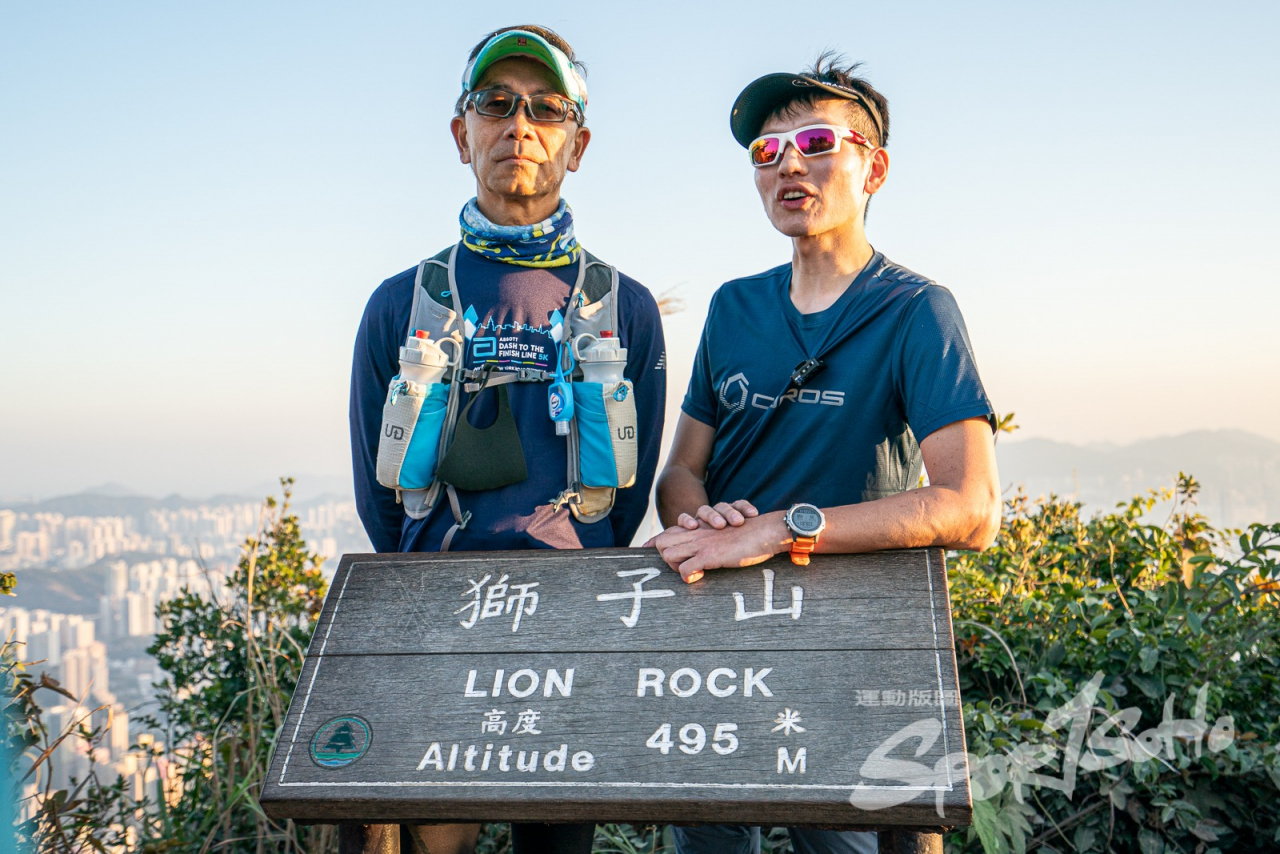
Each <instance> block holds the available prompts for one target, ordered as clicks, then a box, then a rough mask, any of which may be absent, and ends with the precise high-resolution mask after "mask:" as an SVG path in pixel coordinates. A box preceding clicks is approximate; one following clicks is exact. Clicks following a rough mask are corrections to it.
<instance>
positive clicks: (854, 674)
mask: <svg viewBox="0 0 1280 854" xmlns="http://www.w3.org/2000/svg"><path fill="white" fill-rule="evenodd" d="M964 750H965V743H964V731H963V725H962V722H961V718H960V712H959V696H958V689H957V680H956V666H955V654H954V651H953V646H952V635H951V616H950V608H949V604H948V601H947V580H946V572H945V565H944V555H943V553H942V552H941V551H940V550H914V551H900V552H884V553H880V554H875V555H862V556H853V555H850V556H842V555H815V556H814V558H813V562H812V564H811V565H810V566H808V567H805V568H801V567H795V566H793V565H792V564H791V562H790V560H789V559H788V558H786V557H785V556H783V557H779V558H776V559H774V560H771V561H769V562H768V563H765V564H761V565H759V566H755V567H749V568H745V569H735V570H715V571H712V572H708V573H707V575H706V577H705V578H704V579H703V580H702V581H700V582H699V583H697V584H693V585H686V584H684V583H682V582H681V581H680V577H679V576H678V575H677V574H676V573H674V572H672V571H671V570H669V569H667V568H666V567H665V566H664V565H663V564H662V562H661V561H660V560H659V559H658V557H657V554H656V553H655V552H653V551H651V550H640V549H599V550H587V551H528V552H488V553H476V552H471V553H458V554H445V555H426V554H411V555H348V556H346V557H344V558H343V560H342V562H341V565H340V566H339V568H338V571H337V574H336V575H335V576H334V579H333V586H332V588H331V589H330V591H329V595H328V598H327V599H326V600H325V605H324V611H323V613H322V614H321V616H320V621H319V624H318V626H317V629H316V633H315V636H314V638H313V639H312V641H311V647H310V649H309V650H308V653H307V659H306V663H305V666H304V668H303V671H302V676H301V679H300V681H299V683H298V687H297V691H296V692H295V694H294V697H293V703H292V705H291V706H290V709H289V715H288V718H287V720H286V725H285V727H284V729H283V731H282V733H281V735H280V737H279V740H278V742H277V744H276V747H275V753H274V755H273V757H272V761H271V767H270V772H269V775H268V779H267V782H266V784H265V786H264V788H263V791H262V797H261V801H262V806H263V808H264V809H265V811H266V812H267V814H268V815H270V816H273V817H275V818H291V819H295V820H297V821H301V822H313V823H314V822H323V823H337V822H344V821H359V822H365V823H397V822H399V823H413V822H415V821H421V822H434V821H446V820H461V821H478V820H491V821H511V820H515V821H583V820H586V821H596V822H605V821H629V822H637V823H638V822H646V823H648V822H659V823H682V824H699V823H746V824H763V825H810V826H824V827H834V826H840V827H868V828H872V827H893V826H898V827H902V826H915V827H935V828H936V827H939V826H954V825H963V824H968V823H969V822H970V817H971V802H970V797H969V782H968V775H967V768H966V765H965V761H964Z"/></svg>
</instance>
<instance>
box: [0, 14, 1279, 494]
mask: <svg viewBox="0 0 1280 854" xmlns="http://www.w3.org/2000/svg"><path fill="white" fill-rule="evenodd" d="M530 14H531V13H530V12H529V10H528V9H527V7H526V5H523V4H515V3H509V2H498V3H493V4H489V5H487V6H486V7H485V9H484V13H483V15H478V14H477V13H476V11H475V10H474V9H472V8H468V7H439V6H428V5H424V4H412V3H408V2H403V1H402V0H396V1H395V2H386V3H382V4H377V5H376V6H374V7H369V8H366V7H362V8H360V9H358V10H357V9H354V8H351V7H344V6H341V5H338V4H316V5H313V6H308V7H306V8H305V9H303V8H302V7H287V6H268V7H263V6H261V5H260V4H252V3H247V2H230V3H225V4H217V5H215V6H209V5H205V6H173V5H170V4H162V3H156V2H136V1H135V0H126V2H122V3H116V4H109V5H101V4H89V3H83V2H82V3H70V4H57V5H52V6H51V5H49V4H8V5H7V6H5V7H4V8H3V9H2V10H0V73H2V74H3V75H4V77H5V79H7V80H9V81H11V85H10V86H8V87H5V88H3V89H0V111H2V112H3V114H4V115H5V117H6V132H5V134H4V135H3V136H0V158H2V159H3V161H4V162H5V163H7V164H11V166H12V167H13V168H9V169H5V170H0V364H3V365H5V368H4V370H3V371H0V400H3V401H4V403H3V407H4V408H3V414H4V417H3V418H0V497H5V498H14V497H20V496H24V495H30V496H37V497H49V496H53V495H58V494H67V493H74V492H78V491H80V490H82V489H84V488H87V487H90V486H95V485H99V484H103V483H107V482H111V481H114V482H118V483H120V484H124V485H125V486H127V487H128V488H130V489H133V490H136V491H138V492H141V493H144V494H148V495H167V494H170V493H174V492H177V493H181V494H184V495H192V496H208V495H212V494H216V493H219V492H232V491H236V492H238V491H241V490H243V489H245V488H246V486H247V485H252V484H263V483H266V484H270V483H272V482H273V478H275V477H277V476H279V475H283V474H293V475H296V476H299V477H300V478H305V477H307V476H310V477H315V478H317V479H329V478H334V479H345V478H347V477H349V450H348V445H347V422H346V417H347V416H346V409H347V382H348V371H349V364H350V353H351V345H352V339H353V337H354V332H355V328H356V324H357V322H358V320H359V317H360V313H361V311H362V310H363V307H364V303H365V301H366V299H367V298H368V295H369V294H370V293H371V292H372V290H373V289H374V288H375V287H376V286H377V284H378V283H379V282H380V281H381V280H383V279H384V278H386V277H388V276H390V275H393V274H395V273H397V272H399V271H401V270H403V269H405V268H407V267H409V266H410V265H412V264H414V263H415V262H416V261H417V260H418V259H420V258H422V257H424V256H426V255H429V254H432V253H434V252H435V251H437V250H438V249H439V248H441V247H443V246H445V245H447V244H448V243H450V242H451V241H453V240H455V239H456V236H457V214H458V210H459V209H460V207H461V206H462V204H463V202H465V201H466V200H467V199H468V198H469V197H470V196H471V195H472V193H473V182H472V179H471V176H470V173H469V172H468V171H467V170H466V168H465V167H463V166H461V165H460V164H459V163H458V162H457V156H456V154H455V152H454V151H453V148H452V145H453V144H452V141H451V139H450V137H449V134H448V131H447V123H448V118H449V115H450V113H451V110H452V104H453V101H454V99H455V98H456V96H457V90H458V78H459V75H460V72H461V68H462V65H463V63H464V59H465V54H466V52H467V50H468V49H469V48H470V47H471V45H472V44H473V43H474V42H475V41H476V40H477V39H478V38H479V37H480V36H482V35H483V34H484V33H485V32H486V31H487V30H489V29H492V28H494V27H497V26H500V25H504V24H509V23H519V22H522V21H524V20H525V19H526V18H527V17H528V16H529V15H530ZM789 14H790V13H789ZM778 15H779V8H778V7H777V6H776V4H766V3H754V4H753V3H749V2H746V3H741V4H737V5H735V6H733V7H724V6H716V7H714V8H707V7H700V6H691V5H689V4H675V3H661V2H660V3H654V4H647V5H646V6H645V7H644V8H643V9H642V10H614V9H609V8H607V7H598V6H595V5H592V4H586V3H573V2H569V3H564V4H559V5H557V6H556V7H555V8H554V9H550V10H548V12H547V14H546V15H544V16H539V20H540V21H541V22H543V23H546V24H548V25H549V26H552V27H554V28H556V29H557V30H559V31H560V32H562V33H563V35H565V36H566V37H567V38H568V39H569V41H570V42H571V43H572V44H573V45H574V46H575V48H576V49H577V50H578V52H579V53H580V54H581V56H582V57H583V58H584V59H585V60H586V62H587V64H588V66H589V77H588V80H589V83H590V88H591V103H590V106H589V109H588V116H589V123H590V126H591V127H592V130H593V132H594V138H593V142H592V144H591V148H590V150H589V152H588V153H587V157H586V159H585V161H584V165H583V169H582V171H581V172H580V173H578V174H576V175H573V176H571V177H570V179H569V181H568V182H567V184H566V187H565V197H566V198H567V199H568V200H569V202H570V203H571V204H572V205H573V208H574V212H575V216H576V220H577V230H578V235H579V237H580V238H581V239H582V241H583V243H584V245H586V246H587V247H588V248H590V249H591V251H592V252H594V253H595V254H597V255H599V256H601V257H603V258H605V259H607V260H610V261H612V262H613V263H616V264H618V265H619V266H620V267H621V268H622V269H623V270H625V271H626V272H628V273H629V274H631V275H633V276H634V277H635V278H637V279H638V280H639V281H641V282H643V283H645V284H646V285H648V286H649V287H650V288H651V289H652V290H653V291H654V292H655V293H663V292H667V291H669V290H672V289H674V290H675V293H676V294H677V295H678V296H680V297H681V298H683V300H684V301H685V309H684V311H683V312H681V313H679V314H676V315H672V316H669V317H668V318H667V319H666V331H667V340H668V347H669V356H668V366H669V391H668V395H669V402H670V405H669V407H668V430H670V428H671V427H672V426H673V425H674V422H675V418H676V416H677V414H678V407H679V402H680V400H681V399H682V397H683V395H684V389H685V384H686V382H687V379H688V376H689V370H690V365H691V362H692V354H693V349H694V346H695V345H696V341H697V337H698V333H699V330H700V328H701V323H702V318H703V316H704V313H705V309H706V305H707V303H708V301H709V299H710V296H711V294H712V292H713V291H714V289H715V288H716V287H717V286H718V285H719V284H720V283H721V282H723V281H725V280H727V279H730V278H733V277H736V276H741V275H745V274H749V273H753V272H757V271H759V270H762V269H766V268H769V267H773V266H776V265H777V264H780V263H783V262H785V261H786V260H788V257H789V247H788V244H787V242H786V241H785V240H784V239H782V238H781V237H780V236H778V235H777V234H776V233H774V232H773V231H772V229H771V228H770V226H769V224H768V222H767V220H766V219H765V217H764V215H763V213H762V212H761V210H760V205H759V200H758V199H757V198H756V195H755V190H754V188H753V186H752V179H751V170H750V166H749V165H748V164H747V163H746V159H745V156H744V154H743V152H742V149H741V148H739V147H738V146H737V145H736V144H735V143H734V142H733V140H732V138H731V137H730V135H729V132H728V121H727V119H728V111H729V105H730V104H731V102H732V100H733V98H734V96H735V95H736V94H737V92H738V91H739V90H740V89H741V88H742V86H743V85H744V84H745V83H746V82H748V81H750V80H751V79H753V78H754V77H756V76H758V75H760V74H763V73H766V72H770V71H775V70H782V69H798V68H800V67H801V66H803V65H805V64H806V63H808V62H810V61H811V60H812V59H813V58H814V56H815V55H817V54H818V53H819V52H820V51H822V50H823V49H826V48H835V49H838V50H842V51H844V52H845V53H846V54H847V55H848V56H849V57H851V58H856V59H863V60H865V61H866V63H867V65H866V67H865V72H866V74H867V75H868V76H869V77H870V78H871V80H872V81H873V82H875V83H876V85H877V86H878V87H879V88H881V89H882V90H884V91H885V93H886V94H887V95H888V97H889V101H890V104H891V108H892V126H893V134H892V139H891V141H890V146H889V149H888V150H889V152H890V155H891V169H890V176H889V182H888V184H887V186H886V188H885V190H884V192H883V193H882V194H881V195H880V196H878V197H877V199H876V202H875V205H874V206H873V209H872V212H871V216H870V221H869V224H868V230H869V234H870V236H871V239H872V242H873V244H874V245H875V246H876V247H877V248H878V249H880V250H882V251H884V252H885V253H886V254H887V255H888V256H889V257H891V258H892V259H893V260H895V261H897V262H899V263H902V264H904V265H905V266H907V267H909V268H912V269H914V270H916V271H918V272H920V273H922V274H924V275H927V276H929V277H931V278H934V279H936V280H937V281H938V282H940V283H941V284H943V285H946V286H947V287H949V288H950V289H951V290H952V291H953V292H954V293H955V294H956V297H957V299H958V301H959V303H960V305H961V308H962V309H963V311H964V313H965V317H966V319H967V321H968V326H969V331H970V334H971V337H972V339H973V342H974V346H975V350H976V353H977V357H978V361H979V366H980V369H981V372H982V375H983V378H984V381H985V383H986V385H987V388H988V390H989V392H990V393H991V396H992V399H993V401H994V403H995V405H996V407H997V408H998V409H999V410H1000V411H1002V412H1008V411H1014V412H1016V413H1017V420H1018V422H1019V423H1020V424H1021V425H1022V428H1023V429H1022V431H1021V433H1020V434H1019V436H1018V438H1020V439H1021V438H1044V439H1054V440H1058V441H1063V442H1069V443H1076V444H1084V443H1089V442H1099V441H1111V442H1118V443H1126V442H1130V441H1133V440H1136V439H1144V438H1148V437H1154V436H1169V435H1177V434H1181V433H1185V432H1188V431H1191V430H1199V429H1223V428H1232V429H1241V430H1246V431H1250V432H1252V433H1255V434H1258V435H1260V436H1263V437H1265V438H1268V439H1271V440H1274V441H1280V396H1278V395H1275V394H1274V393H1272V392H1271V391H1270V385H1271V384H1272V383H1271V380H1272V378H1273V377H1274V376H1275V374H1276V372H1277V368H1278V367H1280V348H1278V347H1277V346H1276V345H1275V343H1274V341H1275V326H1276V322H1277V318H1278V317H1280V288H1277V287H1276V285H1277V282H1276V272H1275V268H1274V264H1273V262H1272V259H1271V243H1272V242H1273V240H1272V235H1273V234H1275V233H1276V232H1277V230H1278V229H1280V207H1278V206H1277V205H1276V204H1275V203H1274V199H1275V198H1276V197H1277V194H1278V193H1280V163H1278V162H1277V160H1276V158H1275V157H1274V156H1273V154H1272V148H1273V141H1274V140H1275V139H1276V138H1277V137H1278V136H1280V133H1278V132H1280V118H1278V117H1277V116H1276V115H1275V112H1274V111H1272V110H1269V109H1266V108H1265V105H1266V104H1267V103H1270V101H1271V100H1272V99H1273V98H1272V90H1273V89H1274V86H1273V85H1272V84H1273V83H1275V82H1276V81H1277V80H1280V59H1277V57H1276V55H1275V51H1274V49H1273V47H1272V45H1271V43H1270V42H1271V41H1272V34H1273V33H1274V32H1276V30H1277V24H1280V10H1278V8H1277V7H1276V6H1275V5H1274V4H1266V3H1252V4H1250V3H1244V4H1233V5H1231V6H1227V7H1210V6H1208V5H1205V6H1202V7H1198V6H1194V5H1187V4H1178V5H1169V4H1159V3H1133V4H1123V5H1116V4H1106V3H1101V2H1096V3H1078V4H1073V5H1072V6H1071V7H1070V8H1069V9H1068V8H1065V7H1053V6H1036V5H1027V4H1017V3H1012V2H1009V3H987V4H966V5H964V6H956V5H954V4H943V3H925V4H913V5H912V6H910V7H906V6H881V7H864V6H858V7H853V6H849V5H844V6H835V7H832V8H830V9H822V10H820V11H816V10H815V11H810V12H807V13H805V14H804V15H800V16H799V17H797V18H795V19H794V20H791V19H790V18H789V19H788V21H787V26H785V27H782V26H780V25H779V20H778ZM677 21H678V22H679V23H678V25H676V23H675V22H677ZM689 139H694V140H697V144H696V145H688V144H686V143H685V140H689ZM659 140H660V141H659ZM655 148H656V149H658V150H659V151H660V152H661V156H656V157H655V156H654V153H653V152H654V150H655Z"/></svg>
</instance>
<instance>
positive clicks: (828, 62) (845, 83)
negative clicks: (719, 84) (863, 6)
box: [766, 50, 889, 147]
mask: <svg viewBox="0 0 1280 854" xmlns="http://www.w3.org/2000/svg"><path fill="white" fill-rule="evenodd" d="M861 67H862V63H861V62H848V61H847V60H846V59H845V58H844V57H843V56H841V55H840V54H838V53H835V52H834V51H829V50H828V51H823V52H822V54H821V55H819V56H818V58H817V59H816V60H814V63H813V67H812V68H809V69H806V70H805V71H802V72H801V73H802V74H804V75H805V76H807V77H814V78H817V79H818V80H823V81H825V82H827V83H832V84H834V85H836V86H842V87H844V88H846V89H852V90H853V91H855V92H857V93H858V94H859V95H861V96H862V97H864V98H866V99H867V101H868V102H870V103H871V105H872V106H873V107H875V109H876V112H878V113H879V114H880V123H879V124H878V125H877V123H876V120H875V119H874V118H872V116H871V113H869V112H868V111H867V108H866V107H864V106H863V105H862V104H859V103H858V102H857V101H852V100H847V99H841V100H843V103H844V104H845V105H846V107H847V109H848V112H849V127H851V128H853V129H854V130H856V131H858V132H859V133H861V134H862V135H863V136H865V137H866V138H867V139H869V140H871V142H872V144H874V145H877V146H881V147H883V146H887V145H888V144H889V102H888V101H886V100H885V97H884V95H881V94H880V93H879V92H877V91H876V88H875V87H874V86H872V85H871V81H870V80H867V79H866V78H865V77H859V76H858V75H857V71H858V69H859V68H861ZM836 97H837V96H835V95H832V94H831V93H830V92H826V91H823V90H822V89H797V90H796V94H795V95H794V96H793V97H791V98H789V99H788V100H786V101H784V102H783V103H782V104H780V105H778V107H777V108H775V109H774V111H773V112H772V113H770V114H769V116H768V117H766V120H767V119H769V118H774V117H775V116H776V117H779V118H793V117H794V115H795V113H797V112H799V111H800V110H802V109H804V108H806V107H813V106H815V105H816V104H817V103H818V102H819V101H825V100H828V99H834V98H836Z"/></svg>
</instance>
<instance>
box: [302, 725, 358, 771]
mask: <svg viewBox="0 0 1280 854" xmlns="http://www.w3.org/2000/svg"><path fill="white" fill-rule="evenodd" d="M372 743H373V728H372V727H370V726H369V722H368V721H366V720H365V719H364V718H358V717H355V716H354V715H343V716H342V717H340V718H333V719H331V720H328V721H326V722H325V723H324V724H323V725H322V726H321V727H320V729H318V730H316V734H315V735H314V736H312V737H311V761H312V762H314V763H316V764H317V765H319V766H320V767H322V768H342V767H344V766H346V765H350V764H351V763H352V762H355V761H356V760H357V759H359V758H360V757H361V756H364V754H365V752H366V751H368V750H369V745H370V744H372Z"/></svg>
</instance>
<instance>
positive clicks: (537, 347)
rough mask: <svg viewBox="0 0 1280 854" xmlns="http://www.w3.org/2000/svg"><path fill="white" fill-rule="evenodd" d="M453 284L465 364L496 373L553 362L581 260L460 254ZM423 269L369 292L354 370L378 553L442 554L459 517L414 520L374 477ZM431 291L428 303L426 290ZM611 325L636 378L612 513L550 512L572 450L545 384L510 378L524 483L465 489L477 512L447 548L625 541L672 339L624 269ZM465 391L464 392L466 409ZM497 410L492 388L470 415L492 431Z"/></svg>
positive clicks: (357, 454) (647, 479)
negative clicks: (526, 262) (627, 446)
mask: <svg viewBox="0 0 1280 854" xmlns="http://www.w3.org/2000/svg"><path fill="white" fill-rule="evenodd" d="M457 264H458V267H457V282H458V291H459V296H460V297H461V302H462V307H463V317H464V320H465V323H464V331H465V333H466V336H467V339H468V346H467V348H466V352H467V367H469V368H478V367H483V366H484V365H486V364H490V363H493V364H495V365H496V369H497V370H512V369H515V368H520V367H527V368H538V369H541V370H547V371H551V370H554V369H555V351H556V342H557V340H558V339H559V337H560V334H561V328H560V326H559V324H560V321H561V320H563V317H564V314H565V311H566V308H567V304H568V302H569V292H570V290H571V289H572V285H573V282H574V281H575V279H576V277H577V272H578V268H577V265H576V264H570V265H567V266H564V267H552V268H532V267H520V266H516V265H512V264H504V263H501V262H498V261H492V260H490V259H488V258H483V257H481V256H479V255H477V254H476V253H474V252H470V251H468V250H466V249H460V250H459V251H458V261H457ZM416 273H417V268H416V267H414V268H412V269H409V270H406V271H404V272H403V273H401V274H400V275H398V276H394V277H392V278H390V279H387V280H386V281H385V282H383V283H382V285H381V286H379V287H378V289H377V290H376V291H374V293H373V296H372V297H370V299H369V303H368V306H367V307H366V308H365V313H364V318H363V319H362V320H361V322H360V329H359V332H358V333H357V335H356V346H355V357H354V360H353V362H352V368H351V412H350V416H351V451H352V463H353V469H354V475H355V491H356V507H357V509H358V510H359V513H360V519H361V521H363V522H364V526H365V530H366V531H368V533H369V539H370V540H371V541H372V542H373V546H374V548H375V549H377V550H378V551H379V552H424V551H438V550H439V549H440V544H441V542H442V541H443V540H444V536H445V533H446V532H447V531H448V530H449V528H450V527H452V525H453V523H454V518H453V514H452V513H451V512H450V511H449V507H448V502H447V501H441V502H440V504H439V505H438V506H437V507H436V509H435V510H434V511H433V512H432V514H431V515H430V516H428V517H427V518H426V519H425V520H422V521H415V520H413V519H410V518H409V517H408V516H407V515H405V513H404V510H403V509H402V508H401V507H400V505H399V504H397V503H396V498H395V491H394V490H391V489H387V488H386V487H384V486H382V485H380V484H379V483H378V480H377V476H376V472H377V457H378V436H379V433H380V430H381V427H382V406H383V403H384V401H385V400H386V395H387V385H388V383H389V382H390V381H391V378H392V377H393V376H394V375H395V374H397V373H398V372H399V369H400V363H399V353H400V347H401V346H402V345H403V344H404V342H405V339H406V337H407V336H408V331H409V314H410V312H411V309H412V304H413V288H414V278H415V275H416ZM424 298H427V299H429V297H426V296H425V295H424ZM618 322H619V325H620V326H621V329H618V330H616V332H617V334H618V336H619V337H620V338H621V339H622V346H623V347H625V348H627V366H626V371H625V375H626V377H627V379H629V380H631V382H632V383H633V384H634V385H635V394H636V415H637V430H636V432H637V437H638V440H639V449H638V450H639V464H638V470H637V474H636V482H635V484H634V485H633V486H631V487H629V488H627V489H620V490H618V492H617V499H616V502H615V504H614V508H613V512H612V513H610V515H609V517H608V519H607V520H603V521H600V522H594V523H591V524H584V523H582V522H579V521H577V520H576V519H574V518H573V516H572V514H571V513H570V511H569V510H568V509H561V510H559V511H553V510H552V508H551V504H550V502H551V500H552V499H554V498H555V497H556V496H557V495H559V494H560V492H561V491H562V490H564V488H565V486H566V484H567V468H568V466H567V463H568V457H567V454H568V446H567V441H566V439H565V437H563V436H557V435H556V434H555V426H554V424H553V423H552V421H551V418H550V416H549V415H548V413H547V389H548V384H547V383H545V382H538V383H511V384H509V385H507V386H505V388H506V389H507V390H508V393H509V396H510V401H511V410H512V414H513V416H514V417H515V421H516V428H517V430H518V432H519V434H520V442H521V447H522V448H523V450H524V459H525V466H526V468H527V470H528V477H527V478H526V479H525V480H523V481H521V482H520V483H516V484H512V485H511V486H507V487H503V488H501V489H493V490H487V491H484V492H467V491H465V490H458V498H459V503H460V504H461V505H462V509H463V510H464V511H470V512H471V514H472V519H471V522H470V523H469V524H468V525H467V527H466V528H465V529H464V530H462V531H459V532H458V534H457V535H456V536H455V537H454V539H453V543H452V544H451V546H450V550H451V551H492V550H497V549H533V548H604V547H612V546H626V545H629V544H630V542H631V539H632V537H634V536H635V532H636V529H637V528H639V526H640V522H641V521H642V520H643V519H644V516H645V512H646V511H647V509H648V505H649V490H650V488H651V487H652V485H653V476H654V470H655V469H656V468H657V465H658V448H659V446H660V444H661V441H662V421H663V413H664V411H665V408H666V394H667V383H666V370H665V367H666V357H665V353H666V345H665V343H664V340H663V335H662V320H661V317H660V315H659V312H658V304H657V302H656V301H655V300H654V298H653V296H652V295H651V294H650V293H649V291H648V290H646V289H645V288H644V287H643V286H642V285H640V284H639V283H638V282H636V281H635V280H634V279H632V278H630V277H628V276H625V275H624V276H620V277H619V285H618ZM467 399H468V398H465V397H464V400H463V404H464V405H465V403H466V400H467ZM496 413H497V393H496V391H495V390H494V389H488V390H486V391H484V392H482V393H481V396H480V399H479V400H478V401H476V404H475V406H473V407H471V410H470V412H469V413H468V420H469V421H470V422H471V423H472V424H473V425H475V426H478V427H486V426H488V425H489V424H491V423H492V422H493V419H494V417H495V415H496Z"/></svg>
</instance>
